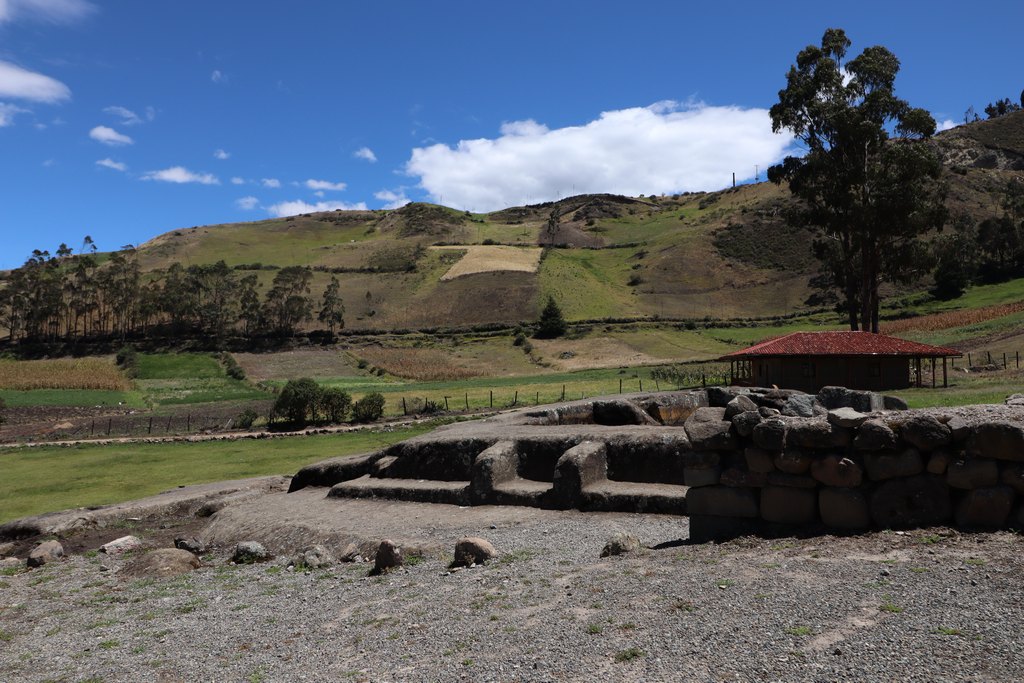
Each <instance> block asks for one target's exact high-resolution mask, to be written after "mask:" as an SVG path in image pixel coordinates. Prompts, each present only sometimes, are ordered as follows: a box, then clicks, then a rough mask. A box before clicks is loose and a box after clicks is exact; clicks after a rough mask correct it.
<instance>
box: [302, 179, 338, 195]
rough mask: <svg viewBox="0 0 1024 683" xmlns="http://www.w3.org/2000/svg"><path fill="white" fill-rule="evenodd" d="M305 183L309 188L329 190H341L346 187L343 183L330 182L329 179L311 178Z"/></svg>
mask: <svg viewBox="0 0 1024 683" xmlns="http://www.w3.org/2000/svg"><path fill="white" fill-rule="evenodd" d="M305 185H306V187H308V188H309V189H311V190H330V191H331V192H341V191H342V190H344V189H345V188H346V187H348V185H346V184H345V183H332V182H331V181H329V180H313V179H312V178H310V179H309V180H307V181H306V182H305Z"/></svg>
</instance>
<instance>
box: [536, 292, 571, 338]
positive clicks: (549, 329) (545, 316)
mask: <svg viewBox="0 0 1024 683" xmlns="http://www.w3.org/2000/svg"><path fill="white" fill-rule="evenodd" d="M566 329H567V328H566V324H565V318H563V317H562V309H560V308H559V307H558V304H557V303H555V298H554V297H552V296H549V297H548V303H547V305H546V306H544V310H543V311H541V314H540V319H539V320H538V321H537V333H536V334H535V335H534V336H536V337H538V338H540V339H554V338H555V337H561V336H562V335H563V334H565V331H566Z"/></svg>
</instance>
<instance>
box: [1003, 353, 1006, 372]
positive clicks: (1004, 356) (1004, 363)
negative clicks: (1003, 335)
mask: <svg viewBox="0 0 1024 683" xmlns="http://www.w3.org/2000/svg"><path fill="white" fill-rule="evenodd" d="M1005 369H1006V352H1005V351H1003V370H1005Z"/></svg>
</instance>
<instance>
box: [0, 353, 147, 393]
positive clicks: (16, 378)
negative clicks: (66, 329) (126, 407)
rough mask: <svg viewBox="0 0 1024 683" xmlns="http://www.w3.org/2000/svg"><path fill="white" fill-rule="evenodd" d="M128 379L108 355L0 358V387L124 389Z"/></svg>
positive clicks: (19, 389) (128, 382)
mask: <svg viewBox="0 0 1024 683" xmlns="http://www.w3.org/2000/svg"><path fill="white" fill-rule="evenodd" d="M131 388H132V383H131V381H130V380H128V378H126V377H125V376H124V375H122V374H121V371H120V370H118V369H117V366H116V365H114V362H113V360H112V359H109V358H58V359H55V360H0V389H11V390H17V391H27V390H30V389H66V390H73V389H100V390H105V391H127V390H129V389H131Z"/></svg>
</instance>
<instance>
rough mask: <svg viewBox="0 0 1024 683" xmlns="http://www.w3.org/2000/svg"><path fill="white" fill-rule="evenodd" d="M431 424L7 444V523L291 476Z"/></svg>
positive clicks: (2, 488)
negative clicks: (210, 485) (180, 489)
mask: <svg viewBox="0 0 1024 683" xmlns="http://www.w3.org/2000/svg"><path fill="white" fill-rule="evenodd" d="M430 428H431V427H428V426H417V427H411V428H403V429H395V430H394V431H389V432H377V431H360V432H350V433H346V434H330V435H316V436H301V437H289V438H281V439H260V440H255V439H242V440H238V441H203V442H192V443H170V442H168V443H149V444H138V443H133V444H111V445H104V446H100V445H80V446H73V447H59V446H45V447H35V448H0V467H2V468H3V473H4V476H3V477H2V478H0V523H3V522H6V521H9V520H12V519H18V518H20V517H24V516H27V515H32V514H39V513H42V512H49V511H52V510H64V509H68V508H74V507H86V506H92V505H106V504H109V503H116V502H121V501H125V500H132V499H135V498H142V497H144V496H149V495H153V494H155V493H159V492H161V491H166V490H168V489H173V488H175V487H177V486H183V485H189V484H202V483H206V482H213V481H224V480H228V479H241V478H246V477H258V476H264V475H272V474H283V475H290V474H294V473H295V472H296V471H298V470H299V469H300V468H301V467H303V466H304V465H307V464H309V463H312V462H317V461H319V460H324V459H326V458H330V457H335V456H341V455H350V454H354V453H364V452H370V451H374V450H377V449H380V448H383V447H385V446H387V445H390V444H392V443H395V442H398V441H401V440H403V439H408V438H410V437H413V436H416V435H417V434H421V433H423V432H425V431H428V430H429V429H430Z"/></svg>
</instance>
